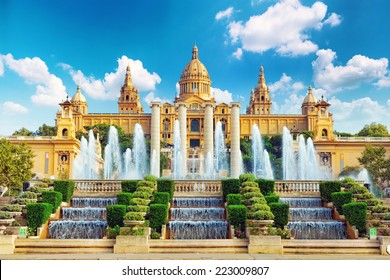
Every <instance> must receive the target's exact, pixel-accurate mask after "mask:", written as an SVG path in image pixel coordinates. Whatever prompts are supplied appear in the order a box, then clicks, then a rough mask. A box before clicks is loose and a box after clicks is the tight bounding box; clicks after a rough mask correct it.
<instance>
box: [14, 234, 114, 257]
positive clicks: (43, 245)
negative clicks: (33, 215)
mask: <svg viewBox="0 0 390 280" xmlns="http://www.w3.org/2000/svg"><path fill="white" fill-rule="evenodd" d="M114 244H115V239H68V240H67V239H41V238H18V239H16V240H15V251H14V253H15V254H92V253H93V254H108V253H113V252H114V250H113V247H114Z"/></svg>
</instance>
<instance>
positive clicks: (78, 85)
mask: <svg viewBox="0 0 390 280" xmlns="http://www.w3.org/2000/svg"><path fill="white" fill-rule="evenodd" d="M77 92H80V84H77Z"/></svg>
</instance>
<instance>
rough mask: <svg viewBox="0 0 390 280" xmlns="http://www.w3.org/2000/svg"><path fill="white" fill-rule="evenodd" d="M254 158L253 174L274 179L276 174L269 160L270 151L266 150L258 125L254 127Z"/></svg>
mask: <svg viewBox="0 0 390 280" xmlns="http://www.w3.org/2000/svg"><path fill="white" fill-rule="evenodd" d="M252 157H253V162H252V165H253V169H252V173H253V174H254V175H255V176H256V177H261V178H265V179H273V178H274V174H273V171H272V165H271V161H270V158H269V154H268V151H267V150H266V149H264V145H263V141H262V139H261V133H260V129H259V127H258V126H257V124H254V125H253V126H252Z"/></svg>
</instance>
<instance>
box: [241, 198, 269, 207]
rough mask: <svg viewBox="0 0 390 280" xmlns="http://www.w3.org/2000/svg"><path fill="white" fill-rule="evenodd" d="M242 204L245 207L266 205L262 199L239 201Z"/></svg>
mask: <svg viewBox="0 0 390 280" xmlns="http://www.w3.org/2000/svg"><path fill="white" fill-rule="evenodd" d="M241 203H242V204H244V205H246V206H251V205H253V204H256V203H258V204H267V201H266V200H265V198H264V197H252V198H250V199H243V200H242V201H241Z"/></svg>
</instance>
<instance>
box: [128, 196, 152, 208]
mask: <svg viewBox="0 0 390 280" xmlns="http://www.w3.org/2000/svg"><path fill="white" fill-rule="evenodd" d="M149 203H150V200H148V199H142V198H132V199H131V200H130V204H131V205H145V206H148V205H149Z"/></svg>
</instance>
